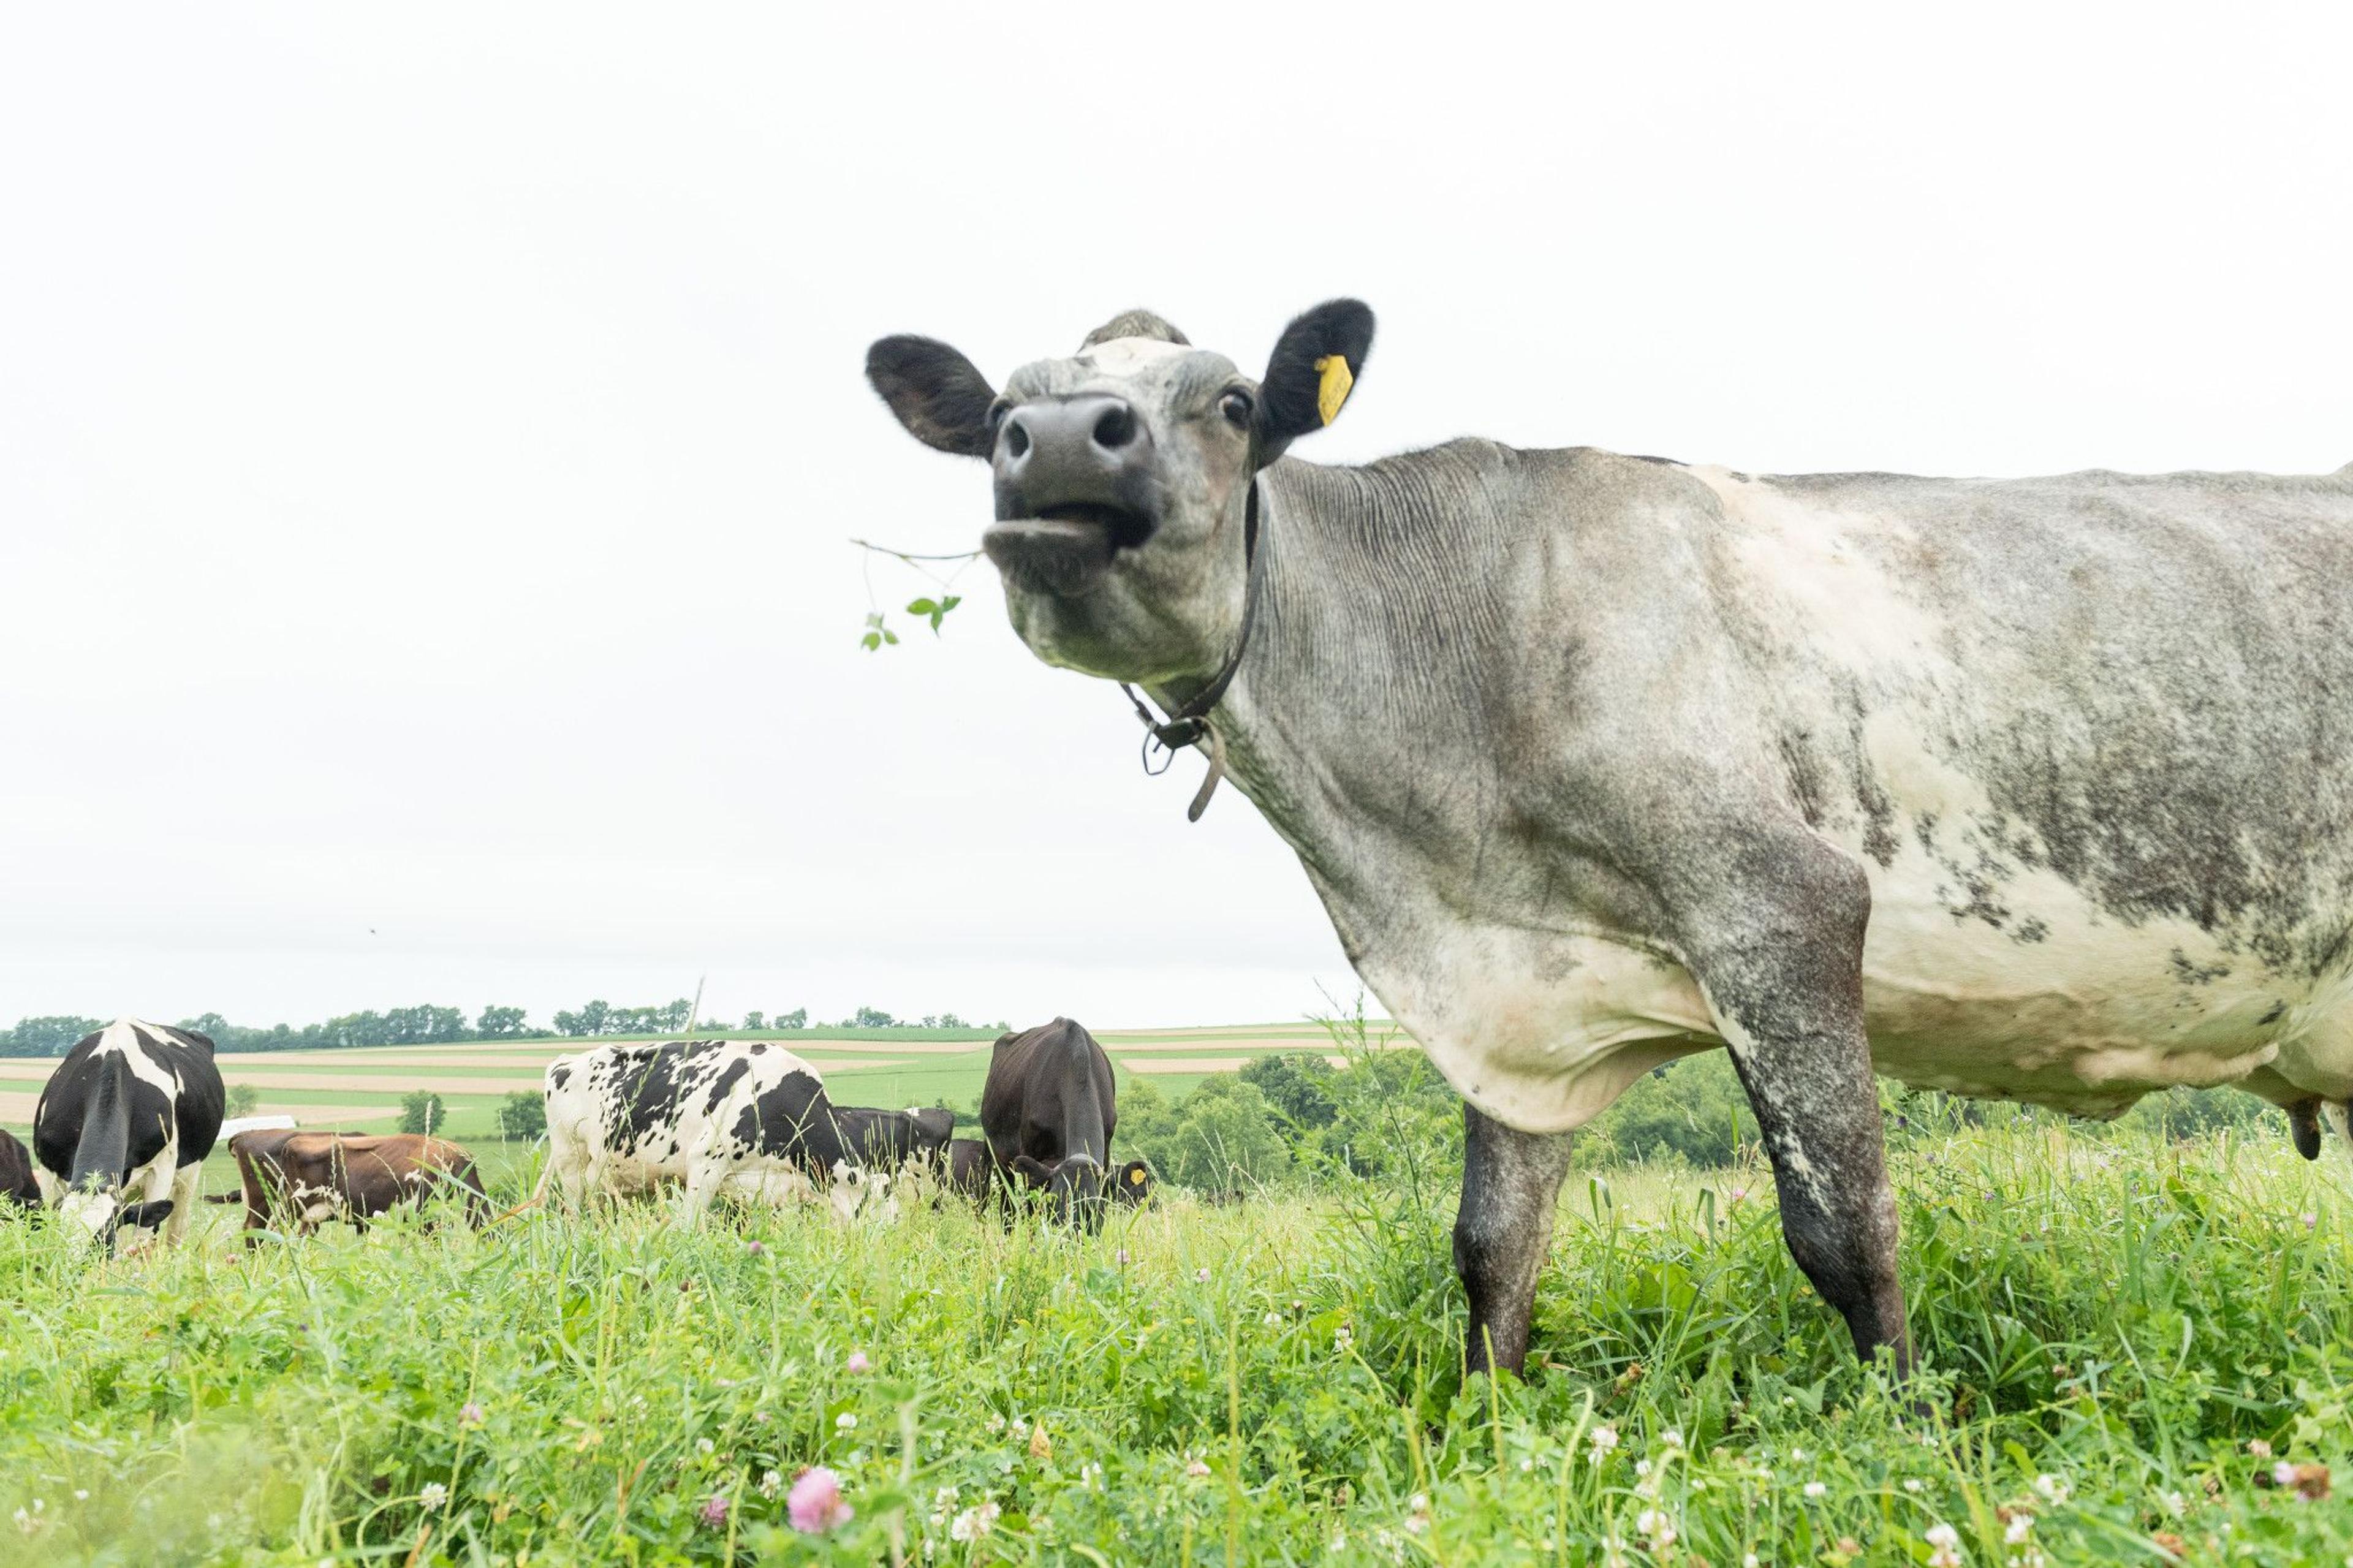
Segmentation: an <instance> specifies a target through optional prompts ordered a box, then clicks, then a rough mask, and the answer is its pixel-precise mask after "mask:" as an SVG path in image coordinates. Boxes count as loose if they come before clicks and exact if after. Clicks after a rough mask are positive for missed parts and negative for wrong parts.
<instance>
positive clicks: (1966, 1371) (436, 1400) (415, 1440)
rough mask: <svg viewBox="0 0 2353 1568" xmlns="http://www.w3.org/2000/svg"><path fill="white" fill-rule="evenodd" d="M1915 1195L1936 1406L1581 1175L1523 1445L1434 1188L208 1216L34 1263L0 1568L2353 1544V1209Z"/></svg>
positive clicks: (2171, 1174)
mask: <svg viewBox="0 0 2353 1568" xmlns="http://www.w3.org/2000/svg"><path fill="white" fill-rule="evenodd" d="M1186 1048H1187V1050H1197V1049H1198V1047H1190V1046H1188V1047H1186ZM1892 1158H1893V1161H1894V1169H1895V1173H1896V1178H1897V1184H1898V1190H1899V1194H1900V1199H1901V1204H1902V1209H1903V1222H1904V1227H1905V1247H1904V1263H1905V1280H1906V1284H1907V1286H1908V1288H1909V1289H1910V1291H1911V1302H1912V1321H1913V1326H1914V1330H1915V1334H1916V1336H1917V1339H1918V1342H1919V1345H1920V1349H1921V1351H1922V1353H1923V1355H1924V1358H1925V1359H1926V1363H1927V1364H1928V1368H1929V1370H1928V1372H1927V1373H1926V1374H1925V1375H1924V1376H1923V1377H1922V1378H1921V1379H1920V1380H1919V1381H1918V1382H1917V1383H1916V1384H1915V1385H1913V1386H1912V1387H1910V1388H1908V1389H1905V1390H1902V1391H1892V1390H1890V1389H1889V1388H1888V1387H1887V1385H1886V1384H1885V1383H1884V1382H1883V1380H1882V1379H1881V1378H1880V1377H1879V1376H1878V1375H1876V1374H1874V1373H1870V1372H1868V1371H1865V1370H1862V1369H1859V1368H1857V1367H1856V1366H1854V1365H1853V1364H1852V1361H1851V1357H1850V1353H1849V1352H1848V1350H1847V1348H1846V1341H1845V1335H1844V1333H1843V1331H1842V1330H1841V1326H1840V1325H1839V1323H1838V1322H1837V1321H1836V1320H1835V1319H1834V1317H1833V1316H1832V1315H1831V1313H1830V1312H1829V1311H1828V1310H1826V1309H1825V1308H1824V1307H1823V1306H1822V1305H1821V1303H1820V1301H1819V1300H1817V1299H1816V1298H1815V1297H1814V1296H1813V1294H1812V1293H1811V1291H1810V1289H1809V1288H1808V1287H1807V1286H1806V1284H1805V1283H1804V1281H1803V1279H1802V1278H1801V1277H1800V1276H1799V1274H1798V1272H1797V1270H1796V1269H1795V1268H1794V1266H1793V1265H1792V1264H1791V1263H1790V1262H1789V1260H1788V1255H1787V1253H1786V1251H1785V1250H1784V1248H1783V1247H1782V1245H1781V1238H1780V1234H1779V1227H1778V1223H1777V1221H1776V1219H1775V1217H1774V1215H1773V1213H1772V1209H1771V1204H1770V1194H1769V1180H1768V1178H1767V1177H1766V1176H1765V1175H1764V1173H1761V1172H1760V1171H1757V1170H1755V1169H1744V1170H1736V1171H1731V1172H1725V1173H1712V1174H1709V1175H1707V1176H1704V1177H1703V1176H1697V1175H1693V1174H1690V1173H1677V1172H1674V1171H1672V1170H1662V1169H1659V1168H1655V1167H1637V1168H1621V1169H1618V1170H1612V1171H1607V1172H1601V1173H1579V1174H1577V1175H1573V1176H1572V1177H1571V1180H1570V1184H1569V1187H1568V1189H1567V1192H1566V1193H1565V1194H1564V1195H1563V1203H1562V1209H1561V1221H1562V1223H1561V1229H1560V1233H1559V1235H1558V1237H1557V1238H1556V1246H1555V1248H1554V1252H1553V1256H1552V1259H1551V1262H1550V1265H1549V1267H1548V1268H1547V1269H1546V1274H1545V1278H1544V1281H1543V1289H1542V1297H1541V1301H1540V1307H1539V1312H1538V1319H1537V1330H1536V1344H1535V1352H1534V1354H1533V1355H1532V1357H1531V1362H1530V1376H1529V1377H1528V1379H1527V1380H1526V1381H1525V1382H1522V1381H1519V1380H1516V1379H1508V1378H1507V1379H1505V1380H1504V1384H1503V1386H1502V1387H1501V1388H1500V1389H1497V1390H1493V1391H1492V1396H1491V1391H1490V1390H1489V1389H1488V1387H1487V1385H1486V1384H1484V1382H1483V1381H1480V1380H1472V1381H1471V1382H1468V1383H1466V1382H1465V1380H1464V1378H1463V1377H1462V1375H1461V1362H1460V1350H1459V1337H1460V1333H1461V1299H1460V1294H1459V1291H1458V1290H1457V1289H1456V1287H1455V1285H1454V1282H1453V1276H1452V1269H1451V1264H1450V1262H1449V1258H1448V1249H1447V1241H1446V1226H1447V1224H1448V1222H1449V1214H1448V1201H1449V1200H1450V1199H1451V1186H1452V1181H1453V1173H1452V1172H1451V1171H1443V1170H1440V1171H1430V1172H1425V1173H1421V1175H1420V1178H1419V1179H1416V1178H1415V1176H1414V1174H1413V1173H1410V1172H1409V1173H1407V1174H1406V1175H1405V1177H1403V1178H1402V1179H1400V1180H1398V1181H1397V1182H1394V1183H1390V1184H1382V1185H1374V1184H1359V1183H1353V1182H1348V1181H1345V1180H1343V1179H1339V1178H1334V1181H1335V1183H1336V1184H1326V1185H1324V1186H1322V1187H1320V1188H1317V1189H1315V1190H1313V1191H1308V1192H1304V1193H1302V1194H1293V1195H1287V1196H1283V1197H1280V1198H1275V1199H1271V1200H1269V1201H1264V1202H1252V1203H1245V1204H1240V1205H1228V1206H1223V1207H1208V1206H1202V1205H1198V1204H1196V1203H1195V1202H1193V1201H1192V1200H1190V1199H1188V1198H1186V1197H1184V1196H1182V1195H1181V1194H1176V1195H1173V1196H1172V1197H1171V1198H1170V1200H1169V1201H1167V1202H1166V1203H1165V1204H1163V1205H1160V1206H1159V1207H1156V1208H1154V1209H1151V1210H1148V1211H1145V1212H1141V1213H1132V1214H1125V1215H1122V1216H1121V1217H1120V1218H1119V1219H1118V1220H1117V1221H1115V1222H1114V1223H1113V1226H1111V1227H1110V1229H1108V1230H1107V1231H1106V1233H1105V1234H1103V1236H1101V1237H1092V1238H1073V1237H1067V1236H1062V1235H1059V1234H1049V1233H1044V1232H1041V1231H1039V1230H1038V1229H1037V1228H1035V1227H1033V1226H1029V1225H1026V1224H1025V1225H1023V1226H1018V1227H1017V1228H1015V1229H1013V1230H1011V1231H1009V1232H1008V1231H1006V1230H1004V1229H1001V1228H1000V1227H999V1226H997V1225H995V1224H993V1223H984V1222H981V1221H979V1220H976V1218H974V1217H973V1216H971V1215H968V1214H965V1213H958V1212H954V1211H937V1212H935V1211H933V1210H930V1209H927V1208H923V1207H922V1206H920V1205H918V1206H915V1207H912V1208H910V1209H909V1210H908V1211H907V1212H906V1213H905V1214H903V1215H902V1217H901V1218H900V1220H899V1221H898V1223H896V1224H895V1225H887V1226H886V1225H881V1224H873V1225H866V1224H861V1225H859V1226H853V1227H849V1228H844V1227H842V1226H839V1225H837V1224H835V1223H833V1222H831V1221H829V1220H827V1219H825V1218H823V1217H821V1216H819V1215H816V1214H814V1213H810V1212H799V1213H761V1214H756V1215H741V1216H738V1217H737V1218H736V1219H735V1220H734V1221H733V1223H730V1224H722V1225H714V1226H712V1227H710V1228H706V1229H704V1230H702V1231H701V1232H699V1233H691V1234H689V1233H681V1232H679V1231H676V1230H674V1229H671V1228H670V1227H669V1226H667V1225H666V1224H665V1223H664V1221H663V1215H662V1213H661V1211H659V1210H658V1209H653V1208H638V1209H634V1210H631V1211H628V1212H625V1213H621V1214H618V1215H600V1216H594V1217H590V1218H586V1219H582V1218H575V1217H571V1216H567V1215H559V1214H549V1213H543V1212H536V1211H534V1212H530V1213H526V1214H524V1215H520V1216H518V1217H516V1218H514V1219H512V1220H509V1221H507V1222H505V1223H504V1224H502V1225H501V1226H497V1227H494V1228H493V1229H492V1230H491V1231H489V1232H486V1233H483V1234H480V1235H475V1234H471V1233H468V1232H465V1231H463V1230H452V1229H448V1228H444V1229H442V1230H440V1231H438V1232H435V1233H431V1234H423V1233H420V1232H418V1231H417V1230H415V1229H413V1228H408V1227H404V1226H397V1225H396V1226H385V1227H382V1228H379V1229H378V1230H376V1231H375V1232H373V1233H371V1234H370V1235H369V1236H368V1237H364V1238H358V1237H352V1236H350V1235H349V1234H347V1233H343V1232H341V1231H337V1232H333V1233H331V1234H329V1235H327V1236H324V1237H321V1238H319V1239H318V1240H316V1241H314V1242H311V1243H308V1244H290V1243H278V1242H270V1243H269V1244H266V1245H265V1246H264V1247H261V1248H259V1250H256V1251H253V1252H250V1253H248V1252H246V1251H244V1250H243V1249H241V1248H239V1247H237V1246H236V1245H235V1243H234V1238H233V1236H232V1234H231V1233H230V1231H229V1230H228V1229H227V1226H228V1224H229V1223H230V1222H231V1215H230V1212H229V1211H227V1210H221V1209H214V1210H209V1211H207V1214H206V1222H205V1226H204V1228H203V1229H202V1230H201V1231H200V1232H199V1233H198V1234H196V1235H195V1236H194V1237H192V1238H191V1239H190V1241H189V1243H188V1244H187V1245H185V1246H184V1247H182V1248H180V1249H178V1250H176V1251H174V1252H170V1253H164V1254H151V1255H147V1256H142V1257H139V1258H126V1259H120V1260H116V1261H112V1262H93V1261H91V1260H90V1259H88V1258H81V1257H78V1256H74V1255H72V1254H70V1253H69V1252H68V1251H67V1250H65V1248H64V1247H63V1244H62V1240H61V1238H60V1237H58V1234H57V1233H56V1232H55V1231H54V1230H52V1229H51V1228H49V1227H47V1226H27V1225H24V1224H19V1223H9V1224H5V1225H0V1278H5V1281H6V1289H7V1290H8V1293H9V1295H10V1298H11V1300H12V1301H13V1303H14V1306H13V1310H12V1313H11V1319H12V1329H11V1331H10V1333H9V1334H8V1336H7V1337H6V1340H5V1345H0V1445H5V1466H0V1476H5V1479H0V1493H5V1497H0V1510H18V1509H22V1510H24V1512H23V1513H22V1514H21V1515H20V1516H19V1518H20V1520H21V1521H22V1522H21V1523H20V1525H19V1526H18V1527H17V1528H16V1529H15V1530H10V1529H6V1528H5V1527H0V1554H5V1557H6V1558H7V1559H8V1560H11V1561H22V1562H26V1563H73V1562H83V1561H92V1562H96V1561H104V1562H117V1563H194V1562H213V1561H237V1562H252V1563H306V1564H307V1563H321V1562H330V1561H332V1562H346V1563H356V1562H383V1563H417V1564H422V1563H466V1564H474V1563H484V1564H487V1563H515V1564H526V1563H586V1562H632V1563H681V1562H731V1561H743V1562H750V1561H761V1562H778V1563H804V1562H808V1563H815V1562H833V1563H884V1562H904V1563H981V1562H1014V1563H1033V1562H1034V1563H1073V1564H1076V1563H1172V1564H1184V1563H1204V1564H1206V1563H1309V1562H1316V1563H1323V1562H1331V1563H1374V1564H1398V1563H1449V1564H1484V1563H1579V1564H1596V1565H1599V1564H1609V1563H1681V1564H1685V1565H1688V1568H1700V1565H1702V1564H1705V1565H1709V1568H1731V1565H1734V1564H1740V1563H1744V1562H1746V1561H1747V1560H1749V1559H1750V1558H1751V1557H1752V1556H1753V1557H1754V1559H1755V1560H1757V1561H1758V1562H1762V1563H1826V1564H1831V1565H1832V1568H1841V1565H1844V1564H1850V1563H1933V1564H1938V1565H1940V1568H1942V1565H1948V1564H1951V1563H1968V1564H1997V1565H2016V1568H2033V1565H2035V1564H2040V1563H2092V1562H2097V1563H2162V1562H2166V1561H2168V1560H2173V1559H2174V1557H2175V1556H2176V1554H2179V1555H2180V1556H2183V1557H2186V1558H2188V1559H2189V1560H2191V1561H2198V1562H2212V1563H2221V1562H2224V1561H2229V1562H2232V1563H2238V1562H2250V1563H2340V1562H2343V1561H2345V1560H2346V1558H2347V1555H2348V1551H2353V1519H2348V1510H2347V1509H2346V1508H2345V1507H2344V1506H2343V1505H2342V1504H2341V1503H2338V1502H2336V1501H2327V1500H2324V1501H2307V1500H2305V1499H2304V1497H2303V1496H2302V1495H2300V1491H2299V1489H2301V1491H2302V1492H2316V1491H2318V1490H2320V1489H2322V1487H2323V1486H2325V1485H2326V1482H2325V1481H2324V1479H2322V1476H2321V1472H2320V1470H2319V1469H2317V1468H2314V1467H2327V1468H2333V1469H2334V1470H2335V1471H2336V1472H2337V1474H2338V1475H2340V1476H2342V1475H2345V1474H2347V1473H2348V1472H2347V1471H2346V1470H2345V1468H2344V1467H2345V1464H2346V1462H2347V1459H2348V1448H2353V1426H2348V1399H2349V1398H2353V1292H2349V1291H2348V1286H2353V1245H2348V1241H2353V1237H2348V1229H2347V1218H2348V1214H2353V1208H2349V1207H2348V1202H2347V1198H2348V1184H2347V1178H2346V1173H2345V1172H2344V1171H2342V1170H2341V1169H2340V1168H2339V1166H2338V1164H2337V1163H2322V1164H2320V1165H2307V1164H2305V1163H2302V1162H2301V1161H2298V1160H2296V1159H2295V1157H2294V1156H2293V1154H2292V1153H2291V1152H2289V1151H2287V1150H2286V1149H2285V1148H2284V1146H2283V1145H2281V1144H2277V1143H2274V1142H2269V1141H2261V1142H2248V1141H2245V1140H2232V1139H2230V1138H2227V1137H2226V1138H2221V1139H2216V1140H2210V1141H2207V1142H2198V1143H2189V1144H2165V1143H2160V1142H2156V1141H2155V1140H2153V1139H2149V1138H2146V1137H2141V1136H2134V1137H2128V1138H2122V1139H2119V1138H2116V1137H2114V1136H2113V1135H2111V1136H2109V1137H2105V1138H2098V1139H2094V1138H2091V1137H2087V1136H2083V1135H2078V1134H2075V1133H2073V1132H2070V1131H2066V1130H2063V1129H2057V1128H2052V1127H2050V1126H2048V1125H2044V1124H2039V1123H2030V1122H2024V1121H2018V1122H2011V1123H2008V1124H2005V1125H2003V1126H2000V1127H1992V1128H1984V1129H1975V1130H1966V1131H1961V1132H1959V1133H1958V1134H1957V1135H1955V1136H1953V1137H1950V1138H1947V1139H1938V1140H1935V1141H1926V1142H1924V1141H1914V1140H1907V1141H1904V1142H1899V1143H1898V1144H1897V1145H1896V1147H1895V1148H1894V1152H1893V1154H1892ZM502 1167H503V1168H502V1169H501V1171H499V1172H498V1173H497V1174H498V1177H499V1180H500V1181H501V1183H502V1184H505V1185H506V1187H507V1193H506V1194H504V1195H509V1196H511V1195H512V1193H513V1192H514V1191H516V1190H518V1189H519V1186H520V1184H522V1182H523V1181H525V1180H526V1179H527V1177H528V1174H529V1172H528V1167H527V1165H523V1164H517V1165H513V1166H505V1165H504V1163H503V1162H502ZM853 1353H854V1354H856V1355H858V1356H860V1357H862V1358H863V1360H862V1363H852V1362H851V1360H850V1357H851V1356H852V1355H853ZM853 1364H862V1365H865V1366H867V1367H868V1368H870V1369H871V1370H868V1371H865V1372H863V1373H860V1372H854V1371H853V1370H852V1366H853ZM1915 1402H1916V1403H1915ZM1923 1405H1925V1407H1926V1409H1925V1412H1924V1411H1923V1409H1922V1408H1920V1406H1923ZM2254 1445H2265V1446H2268V1448H2269V1450H2270V1451H2269V1452H2268V1453H2263V1452H2261V1451H2259V1450H2256V1449H2254V1448H2253V1447H2252V1446H2254ZM814 1464H822V1465H825V1466H828V1467H829V1468H831V1469H832V1470H834V1471H835V1472H837V1473H838V1474H839V1478H840V1482H841V1488H842V1496H843V1500H845V1501H846V1503H847V1504H848V1505H849V1508H850V1509H851V1510H854V1517H852V1518H850V1519H849V1520H848V1521H846V1522H843V1523H841V1524H839V1527H838V1528H836V1529H834V1530H832V1531H828V1532H827V1533H824V1534H818V1535H804V1534H801V1533H799V1532H797V1531H794V1530H793V1529H792V1528H790V1526H789V1524H788V1522H787V1519H786V1502H785V1500H784V1498H783V1497H782V1496H781V1495H772V1494H775V1493H776V1492H778V1491H779V1489H781V1488H783V1487H786V1486H788V1485H789V1484H790V1482H791V1479H792V1478H793V1477H794V1476H795V1475H796V1474H797V1473H798V1472H799V1471H800V1470H801V1469H802V1468H803V1467H806V1466H809V1465H814ZM2283 1465H2284V1466H2286V1467H2288V1468H2286V1469H2284V1470H2282V1471H2281V1472H2280V1476H2281V1480H2282V1484H2277V1485H2266V1484H2263V1483H2266V1482H2269V1481H2271V1480H2273V1479H2274V1476H2273V1472H2274V1468H2276V1467H2280V1466H2283ZM2298 1466H2302V1467H2306V1468H2303V1469H2301V1470H2299V1469H2297V1468H2295V1467H2298ZM771 1472H774V1475H773V1479H771ZM1939 1527H1946V1528H1947V1529H1949V1531H1950V1534H1949V1536H1947V1534H1945V1533H1944V1532H1943V1531H1941V1530H1940V1529H1939Z"/></svg>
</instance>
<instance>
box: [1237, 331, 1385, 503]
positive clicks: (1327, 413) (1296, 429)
mask: <svg viewBox="0 0 2353 1568" xmlns="http://www.w3.org/2000/svg"><path fill="white" fill-rule="evenodd" d="M1372 351H1373V312H1372V310H1371V308H1370V307H1369V306H1367V305H1366V304H1365V303H1364V302H1363V301H1362V300H1325V301H1324V303H1323V304H1321V305H1318V306H1316V307H1315V308H1314V310H1310V311H1308V312H1307V313H1306V314H1304V315H1303V316H1301V317H1299V318H1298V319H1297V320H1295V321H1293V322H1292V323H1291V325H1289V326H1287V327H1285V328H1283V329H1282V339H1281V341H1280V342H1277V343H1276V344H1275V345H1274V354H1273V356H1272V357H1271V358H1270V359H1269V360H1268V361H1267V364H1266V378H1265V379H1264V380H1263V381H1262V382H1261V383H1260V384H1259V401H1258V419H1257V434H1258V446H1259V454H1260V456H1261V458H1262V459H1263V460H1264V461H1267V462H1270V463H1271V462H1272V461H1273V460H1274V459H1275V458H1277V457H1279V456H1281V455H1282V449H1283V448H1284V447H1288V446H1289V445H1291V443H1292V442H1293V441H1295V440H1297V439H1298V438H1299V437H1302V436H1304V435H1306V434H1307V433H1308V432H1309V431H1311V430H1321V429H1322V428H1324V426H1326V425H1329V424H1330V423H1332V421H1333V420H1335V419H1337V418H1338V417H1340V409H1341V407H1342V405H1345V403H1346V402H1347V401H1348V394H1349V393H1350V392H1351V391H1353V390H1354V389H1355V387H1356V377H1358V376H1360V375H1362V374H1364V373H1365V356H1366V354H1369V353H1372Z"/></svg>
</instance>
